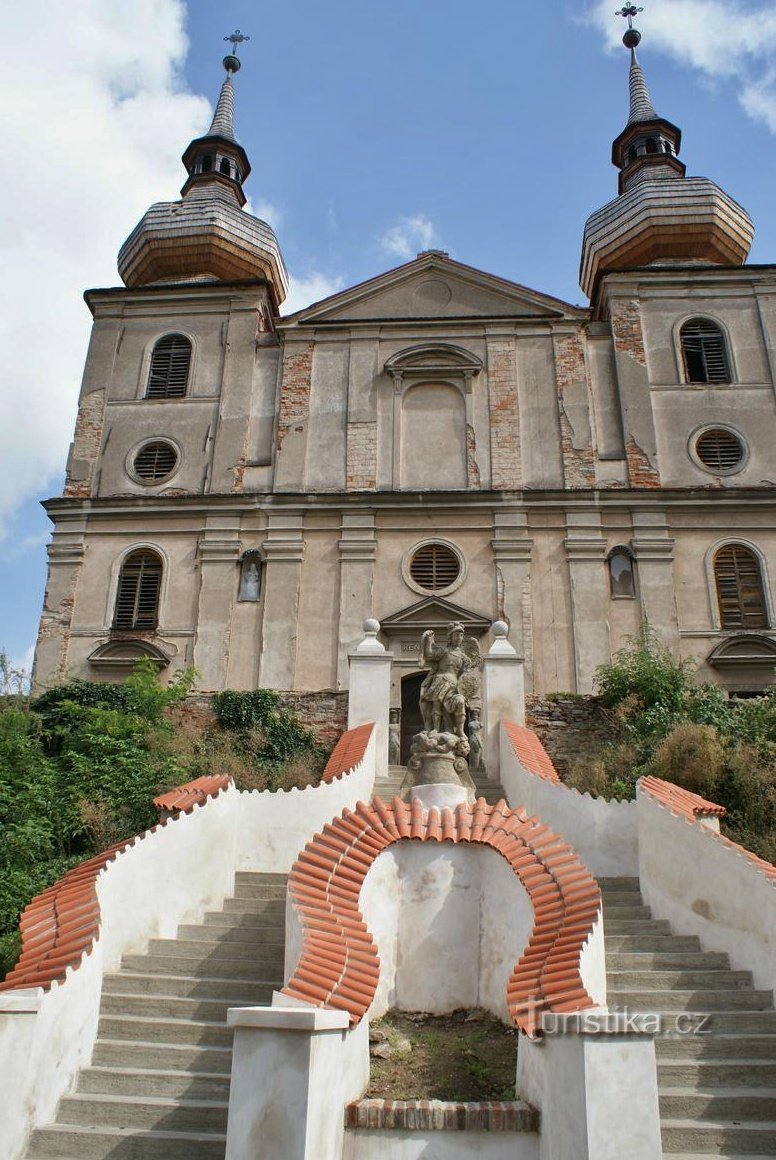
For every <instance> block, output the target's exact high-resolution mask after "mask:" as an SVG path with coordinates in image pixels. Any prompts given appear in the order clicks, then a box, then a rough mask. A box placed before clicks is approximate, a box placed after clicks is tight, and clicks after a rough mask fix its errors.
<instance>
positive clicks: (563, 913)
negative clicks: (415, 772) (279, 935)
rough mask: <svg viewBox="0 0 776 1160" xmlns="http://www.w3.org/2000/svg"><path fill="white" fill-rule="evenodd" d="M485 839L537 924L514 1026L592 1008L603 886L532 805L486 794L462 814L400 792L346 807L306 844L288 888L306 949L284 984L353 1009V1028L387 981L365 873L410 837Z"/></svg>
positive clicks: (518, 972) (516, 973) (309, 998)
mask: <svg viewBox="0 0 776 1160" xmlns="http://www.w3.org/2000/svg"><path fill="white" fill-rule="evenodd" d="M407 839H409V840H415V841H436V842H457V843H461V842H464V843H480V844H482V845H485V846H490V847H492V848H493V849H494V850H496V851H497V852H498V853H499V854H501V856H502V857H503V858H505V859H506V861H507V862H508V863H509V864H510V866H511V867H512V870H513V871H514V873H515V874H516V875H517V877H518V878H519V880H520V881H521V883H522V884H523V886H524V887H525V888H526V890H527V891H528V894H529V897H530V899H531V902H532V904H533V907H534V913H535V919H534V928H533V931H532V933H531V937H530V939H529V941H528V945H527V947H526V949H525V951H524V952H523V954H522V956H521V958H520V960H519V962H518V963H517V964H516V966H515V968H514V970H513V971H512V974H511V976H510V979H509V982H508V985H507V1005H508V1008H509V1012H510V1015H511V1017H512V1021H513V1022H514V1024H515V1026H517V1027H519V1028H520V1030H521V1031H524V1032H525V1033H526V1034H529V1035H535V1034H536V1033H537V1030H538V1027H539V1024H540V1021H541V1015H542V1012H543V1011H545V1010H549V1011H558V1012H569V1011H579V1010H583V1009H584V1008H586V1007H591V1006H594V1002H593V999H592V998H591V997H590V995H589V994H588V992H587V990H586V988H585V986H584V983H583V982H582V978H581V976H580V956H581V953H582V949H583V947H584V946H585V944H586V943H587V941H588V939H589V937H590V935H591V933H592V931H593V928H594V926H595V923H596V920H597V918H598V915H599V912H600V906H601V894H600V891H599V889H598V884H597V883H596V881H595V879H594V878H593V877H592V875H591V874H590V872H589V871H588V870H587V869H586V868H585V867H584V866H583V865H582V863H581V862H580V861H579V860H578V858H577V857H576V855H575V854H574V852H573V851H572V850H571V849H570V848H569V847H568V846H567V845H566V843H565V842H564V841H563V839H562V838H561V837H560V836H559V835H558V834H555V833H553V832H552V831H551V830H550V829H549V827H548V826H545V825H543V824H542V823H541V822H540V820H539V819H538V818H536V817H528V815H527V814H526V812H525V810H521V809H517V810H511V809H510V808H509V806H508V805H507V803H506V802H505V801H503V800H502V801H500V802H498V803H496V804H495V805H493V806H490V805H488V804H487V802H486V801H485V800H484V798H480V799H479V801H477V802H476V803H475V804H474V805H460V806H458V807H457V808H456V809H455V810H454V811H452V810H449V809H445V810H442V811H441V812H440V811H439V810H438V809H436V808H432V809H430V810H424V809H423V808H422V807H421V805H420V803H419V802H417V801H415V802H413V803H412V804H411V805H410V804H408V803H406V802H402V801H401V800H400V799H399V798H394V799H393V801H392V802H391V803H390V804H387V803H386V802H384V801H382V800H381V799H380V798H379V797H378V798H375V799H374V802H373V804H372V806H368V805H365V804H364V803H363V802H359V804H358V806H357V807H356V809H355V810H354V811H351V810H347V809H346V810H344V811H343V813H342V814H341V816H340V817H338V818H335V819H334V820H333V821H332V822H330V823H329V824H328V825H327V826H325V827H324V828H323V830H322V832H321V833H320V834H316V835H315V837H314V839H313V840H312V841H311V842H308V844H307V845H306V846H305V848H304V850H303V851H302V853H301V854H300V855H299V858H298V859H297V861H296V862H295V863H294V866H293V868H292V870H291V874H290V875H289V879H288V889H289V892H290V895H291V898H292V901H293V903H294V906H295V908H296V910H297V913H298V915H299V918H300V920H301V923H302V927H303V943H302V953H301V956H300V959H299V962H298V964H297V967H296V970H295V971H294V974H293V975H292V977H291V978H290V979H289V981H288V983H287V984H286V986H285V987H284V988H283V994H285V995H288V996H289V997H290V998H294V999H297V1000H301V1001H303V1002H306V1003H311V1004H313V1005H315V1006H330V1007H336V1008H339V1009H340V1010H344V1011H347V1012H348V1014H349V1015H350V1021H351V1025H352V1026H355V1025H356V1024H357V1023H359V1022H360V1021H361V1019H362V1018H363V1016H364V1015H365V1014H366V1012H367V1010H368V1009H369V1007H370V1005H371V1003H372V1001H373V999H374V996H375V992H376V990H377V984H378V981H379V977H380V960H379V956H378V953H377V948H376V946H375V943H374V939H373V938H372V935H371V933H370V931H369V929H368V927H367V925H366V923H365V922H364V920H363V917H362V915H361V912H360V910H359V896H360V893H361V887H362V885H363V882H364V879H365V878H366V875H367V873H368V872H369V870H370V868H371V866H372V864H373V863H374V862H375V860H376V859H377V858H378V856H379V855H380V854H381V853H382V852H383V850H385V849H387V848H388V847H389V846H391V845H393V843H394V842H399V841H402V840H407Z"/></svg>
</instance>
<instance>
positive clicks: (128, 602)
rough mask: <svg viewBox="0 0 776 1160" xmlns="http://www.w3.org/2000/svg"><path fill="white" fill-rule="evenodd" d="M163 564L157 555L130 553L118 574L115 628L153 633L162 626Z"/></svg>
mask: <svg viewBox="0 0 776 1160" xmlns="http://www.w3.org/2000/svg"><path fill="white" fill-rule="evenodd" d="M161 587H162V561H161V559H160V557H159V556H158V555H157V554H156V552H152V551H151V550H150V549H149V548H140V549H138V551H136V552H130V554H129V555H128V556H127V558H126V559H125V560H124V563H123V564H122V565H121V571H120V572H119V582H118V587H117V589H116V605H115V609H114V612H113V628H114V630H116V631H122V632H154V631H155V630H156V627H157V625H158V623H159V596H160V593H161Z"/></svg>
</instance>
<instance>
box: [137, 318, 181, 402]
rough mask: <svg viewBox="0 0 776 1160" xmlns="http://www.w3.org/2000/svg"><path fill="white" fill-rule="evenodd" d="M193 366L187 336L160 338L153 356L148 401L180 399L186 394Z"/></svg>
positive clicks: (174, 335) (177, 335)
mask: <svg viewBox="0 0 776 1160" xmlns="http://www.w3.org/2000/svg"><path fill="white" fill-rule="evenodd" d="M190 365H191V343H190V342H189V340H188V338H186V336H185V334H167V335H165V336H164V338H160V339H159V341H158V342H157V344H156V346H155V347H154V352H153V354H152V355H151V370H150V372H149V375H148V390H147V391H146V398H147V399H180V398H182V397H183V396H184V395H185V394H186V388H187V387H188V384H189V367H190Z"/></svg>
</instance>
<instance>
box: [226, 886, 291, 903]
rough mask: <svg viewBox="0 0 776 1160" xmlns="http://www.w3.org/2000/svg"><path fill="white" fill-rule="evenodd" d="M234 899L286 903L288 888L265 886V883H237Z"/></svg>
mask: <svg viewBox="0 0 776 1160" xmlns="http://www.w3.org/2000/svg"><path fill="white" fill-rule="evenodd" d="M232 897H233V898H255V899H256V901H257V902H280V901H285V897H286V887H285V886H265V884H264V883H263V882H236V883H235V886H234V894H233V895H232ZM227 901H228V900H227Z"/></svg>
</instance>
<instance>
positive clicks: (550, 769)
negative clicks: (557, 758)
mask: <svg viewBox="0 0 776 1160" xmlns="http://www.w3.org/2000/svg"><path fill="white" fill-rule="evenodd" d="M503 725H504V730H505V731H506V734H507V737H508V738H509V740H510V741H511V742H512V748H513V750H514V751H515V757H516V758H517V760H518V761H519V762H520V764H521V765H522V767H523V769H526V770H528V772H529V773H533V774H534V775H535V776H536V777H541V778H542V779H543V780H544V781H551V782H552V783H553V785H560V784H561V780H560V777H559V776H558V771H557V770H556V768H555V766H554V765H553V764H552V761H551V760H550V756H549V754H548V753H547V750H546V749H545V748H544V746H543V745H542V743H541V741H540V740H539V738H538V737H537V736H536V734H535V733H534V732H533V730H532V729H526V727H525V725H517V724H516V723H515V722H514V721H504V722H503Z"/></svg>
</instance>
